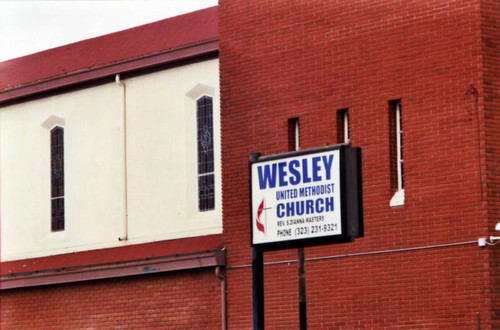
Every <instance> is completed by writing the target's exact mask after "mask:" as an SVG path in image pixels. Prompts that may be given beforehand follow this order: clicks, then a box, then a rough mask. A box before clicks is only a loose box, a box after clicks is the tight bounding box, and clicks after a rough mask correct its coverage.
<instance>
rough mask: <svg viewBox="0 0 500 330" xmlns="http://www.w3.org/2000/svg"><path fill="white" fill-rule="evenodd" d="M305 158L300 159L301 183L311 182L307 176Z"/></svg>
mask: <svg viewBox="0 0 500 330" xmlns="http://www.w3.org/2000/svg"><path fill="white" fill-rule="evenodd" d="M307 174H308V173H307V158H304V159H302V177H303V181H302V183H309V182H311V178H310V177H309V176H308V175H307Z"/></svg>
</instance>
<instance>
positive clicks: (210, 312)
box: [0, 268, 221, 329]
mask: <svg viewBox="0 0 500 330" xmlns="http://www.w3.org/2000/svg"><path fill="white" fill-rule="evenodd" d="M0 294H1V295H0V299H1V323H0V327H1V328H2V329H21V328H27V329H43V328H66V329H76V328H99V329H103V328H141V329H146V328H162V329H200V328H205V329H207V328H213V329H220V328H221V291H220V280H219V279H218V278H217V277H215V272H214V269H213V268H208V269H204V270H197V271H182V272H172V273H166V274H157V275H148V276H140V277H130V278H121V279H113V280H103V281H89V282H83V283H76V284H66V285H55V286H47V287H38V288H27V289H14V290H7V291H2V292H1V293H0Z"/></svg>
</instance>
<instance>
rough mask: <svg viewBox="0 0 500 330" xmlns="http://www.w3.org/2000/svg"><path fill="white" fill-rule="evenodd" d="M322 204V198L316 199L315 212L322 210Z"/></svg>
mask: <svg viewBox="0 0 500 330" xmlns="http://www.w3.org/2000/svg"><path fill="white" fill-rule="evenodd" d="M324 204H325V202H324V201H323V198H318V199H317V200H316V213H322V212H323V211H324V207H323V205H324Z"/></svg>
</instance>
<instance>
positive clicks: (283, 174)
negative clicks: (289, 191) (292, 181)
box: [278, 162, 288, 187]
mask: <svg viewBox="0 0 500 330" xmlns="http://www.w3.org/2000/svg"><path fill="white" fill-rule="evenodd" d="M285 166H286V163H285V162H283V163H278V173H279V177H280V187H286V186H288V182H287V181H286V175H287V171H286V170H285Z"/></svg>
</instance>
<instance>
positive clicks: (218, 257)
mask: <svg viewBox="0 0 500 330" xmlns="http://www.w3.org/2000/svg"><path fill="white" fill-rule="evenodd" d="M225 265H226V256H225V251H224V250H222V249H221V250H216V251H206V252H199V253H195V254H190V255H181V256H170V257H165V258H158V259H154V260H149V259H145V260H140V261H134V262H125V263H118V264H113V265H97V266H87V267H76V268H74V269H62V268H61V269H57V270H52V271H45V272H37V273H31V274H15V275H11V276H3V277H2V281H1V283H0V289H2V290H6V289H14V288H21V287H31V286H40V285H53V284H61V283H71V282H80V281H89V280H100V279H107V278H116V277H124V276H137V275H145V274H153V273H162V272H170V271H178V270H185V269H194V268H206V267H217V266H225Z"/></svg>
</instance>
